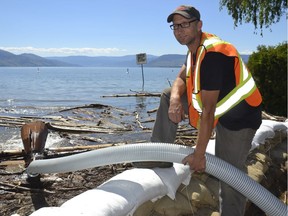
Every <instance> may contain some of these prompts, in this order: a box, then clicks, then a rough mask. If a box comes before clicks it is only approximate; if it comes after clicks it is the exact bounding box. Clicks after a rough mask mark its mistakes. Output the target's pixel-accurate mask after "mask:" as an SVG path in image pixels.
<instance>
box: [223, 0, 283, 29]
mask: <svg viewBox="0 0 288 216" xmlns="http://www.w3.org/2000/svg"><path fill="white" fill-rule="evenodd" d="M223 7H226V8H227V9H228V14H229V15H231V16H232V18H233V20H234V26H235V27H237V26H238V24H240V25H242V22H243V21H244V22H245V23H253V25H254V27H255V30H256V29H258V28H259V29H260V32H261V35H262V32H263V27H265V28H268V27H269V26H271V25H272V24H274V23H277V22H279V20H280V18H281V16H282V15H283V14H286V10H287V0H220V10H222V9H223Z"/></svg>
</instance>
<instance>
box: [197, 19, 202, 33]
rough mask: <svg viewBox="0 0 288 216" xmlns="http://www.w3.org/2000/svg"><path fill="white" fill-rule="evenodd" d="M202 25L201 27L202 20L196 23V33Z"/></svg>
mask: <svg viewBox="0 0 288 216" xmlns="http://www.w3.org/2000/svg"><path fill="white" fill-rule="evenodd" d="M202 25H203V23H202V20H200V21H198V22H197V30H198V32H199V31H201V30H202Z"/></svg>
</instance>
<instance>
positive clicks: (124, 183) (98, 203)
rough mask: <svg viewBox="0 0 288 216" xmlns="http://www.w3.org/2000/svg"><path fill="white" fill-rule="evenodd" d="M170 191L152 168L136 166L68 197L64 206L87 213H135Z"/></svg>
mask: <svg viewBox="0 0 288 216" xmlns="http://www.w3.org/2000/svg"><path fill="white" fill-rule="evenodd" d="M95 178H96V176H95ZM167 193H168V190H167V187H166V186H165V185H164V184H163V182H162V180H161V179H160V177H159V176H158V175H157V174H156V173H155V172H154V171H153V170H152V169H132V170H126V171H124V172H123V173H120V174H118V175H116V176H114V177H113V178H111V179H110V180H108V181H107V182H105V183H103V184H102V185H100V186H99V187H97V188H96V189H94V190H89V191H86V192H84V193H82V194H80V195H78V196H76V197H74V198H72V199H70V200H68V201H67V202H65V203H64V204H63V205H62V206H61V207H65V208H71V209H82V214H83V215H85V216H86V215H101V216H115V215H118V216H121V215H123V216H124V215H133V212H134V211H135V209H137V208H138V206H140V205H141V204H142V203H144V202H146V201H148V200H152V199H157V198H161V197H162V196H164V195H166V194H167Z"/></svg>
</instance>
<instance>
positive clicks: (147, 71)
mask: <svg viewBox="0 0 288 216" xmlns="http://www.w3.org/2000/svg"><path fill="white" fill-rule="evenodd" d="M178 71H179V68H145V66H144V68H143V74H144V89H143V90H144V92H149V93H161V92H162V90H163V89H164V88H167V87H169V86H170V84H172V83H173V81H174V79H175V77H176V75H177V73H178ZM142 86H143V79H142V69H141V67H140V66H139V67H132V68H117V67H110V68H109V67H40V68H37V67H0V116H31V115H32V116H41V115H46V114H50V113H53V112H54V111H55V112H56V111H57V110H60V109H65V108H70V107H76V106H83V105H87V104H96V103H100V104H104V105H111V106H115V107H119V108H123V109H125V110H128V111H135V110H136V109H143V110H142V111H144V112H145V111H146V110H150V109H155V108H157V107H158V105H159V97H105V96H109V95H116V94H133V93H135V92H142ZM103 96H104V97H103ZM13 140H14V141H13ZM15 142H16V143H18V144H19V142H20V140H19V129H18V130H16V131H15V130H14V131H13V130H12V129H11V128H3V127H0V150H1V146H2V147H3V146H6V147H5V148H7V145H8V146H9V145H10V146H12V145H13V144H15ZM7 143H8V144H7Z"/></svg>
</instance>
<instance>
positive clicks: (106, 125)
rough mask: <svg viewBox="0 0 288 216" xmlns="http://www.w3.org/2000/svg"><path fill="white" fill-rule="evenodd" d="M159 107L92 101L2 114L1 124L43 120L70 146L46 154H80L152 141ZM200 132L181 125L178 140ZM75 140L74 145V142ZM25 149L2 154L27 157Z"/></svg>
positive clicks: (0, 154)
mask: <svg viewBox="0 0 288 216" xmlns="http://www.w3.org/2000/svg"><path fill="white" fill-rule="evenodd" d="M156 111H157V109H153V110H146V111H145V112H137V111H134V112H129V111H126V110H124V109H120V108H117V107H111V106H107V105H102V104H90V105H85V106H80V107H73V108H69V109H63V110H60V111H58V112H57V113H52V114H49V115H45V116H18V117H15V116H0V127H1V126H2V127H6V128H19V135H20V130H21V128H22V127H23V125H25V124H29V123H31V122H37V121H41V122H44V123H45V124H46V126H47V127H48V129H49V133H57V134H59V136H61V137H63V138H65V139H67V143H69V145H66V146H65V145H64V146H57V147H50V148H46V149H45V153H46V156H47V155H53V154H60V153H61V152H65V154H66V153H67V152H70V153H74V152H75V153H77V152H82V151H87V150H92V149H98V148H104V147H109V146H113V145H118V144H125V143H138V142H149V139H150V133H151V130H152V127H153V124H154V121H155V116H156ZM196 133H197V132H196V131H195V130H194V129H193V128H192V127H190V126H188V125H184V124H183V125H180V126H179V129H178V134H177V140H176V143H180V144H184V145H185V144H186V143H190V144H191V145H192V144H194V142H195V139H196V136H197V134H196ZM71 140H73V145H72V144H71ZM24 155H25V152H24V151H23V150H19V149H17V150H2V151H0V157H1V158H6V159H8V158H9V157H15V156H20V157H22V156H24Z"/></svg>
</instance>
